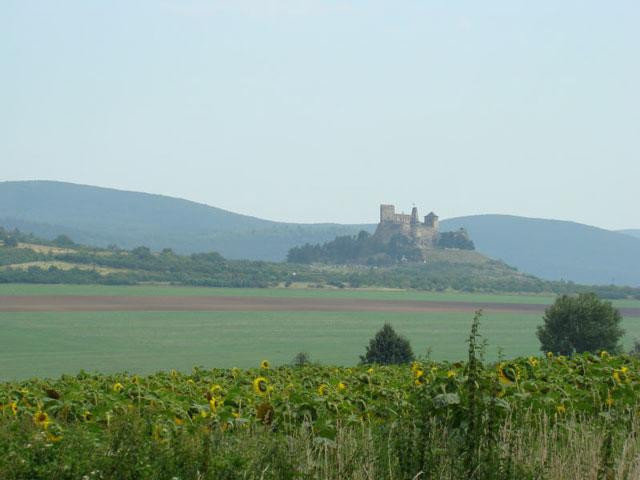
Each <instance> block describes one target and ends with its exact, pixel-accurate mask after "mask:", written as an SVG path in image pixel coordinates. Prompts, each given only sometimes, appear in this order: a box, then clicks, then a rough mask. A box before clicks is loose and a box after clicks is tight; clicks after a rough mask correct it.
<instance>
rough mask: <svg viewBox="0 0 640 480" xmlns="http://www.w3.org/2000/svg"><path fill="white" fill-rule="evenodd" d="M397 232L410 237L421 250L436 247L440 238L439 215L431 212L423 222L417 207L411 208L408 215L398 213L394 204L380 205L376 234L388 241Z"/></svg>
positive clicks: (385, 241) (380, 238) (383, 240)
mask: <svg viewBox="0 0 640 480" xmlns="http://www.w3.org/2000/svg"><path fill="white" fill-rule="evenodd" d="M397 234H401V235H403V236H405V237H409V238H410V239H411V240H412V241H413V243H414V244H415V245H416V246H417V247H418V248H420V249H421V250H430V249H432V248H435V245H436V242H437V240H438V216H437V215H436V214H435V213H433V212H431V213H429V215H426V216H425V217H424V222H421V221H420V219H419V217H418V209H417V208H416V207H413V208H412V209H411V215H406V214H404V213H396V208H395V207H394V206H393V205H380V223H379V224H378V227H377V228H376V231H375V233H374V236H375V237H377V238H378V239H379V240H381V241H382V242H384V243H387V242H389V241H390V240H391V237H393V236H394V235H397Z"/></svg>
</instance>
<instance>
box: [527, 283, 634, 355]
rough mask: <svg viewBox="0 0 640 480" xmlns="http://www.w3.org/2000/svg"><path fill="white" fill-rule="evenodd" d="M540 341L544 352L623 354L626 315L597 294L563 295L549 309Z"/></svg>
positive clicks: (561, 353)
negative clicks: (621, 344)
mask: <svg viewBox="0 0 640 480" xmlns="http://www.w3.org/2000/svg"><path fill="white" fill-rule="evenodd" d="M543 322H544V323H543V324H542V325H540V326H538V331H537V335H538V339H539V340H540V349H541V350H542V351H543V352H553V353H556V354H558V355H572V354H573V353H581V352H596V351H598V350H607V351H608V352H612V353H616V352H620V351H621V346H620V337H622V335H623V334H624V330H623V329H622V328H621V327H620V324H621V322H622V315H620V312H619V311H618V310H617V309H615V308H614V307H613V305H611V302H608V301H603V300H600V299H599V298H598V296H597V295H596V294H595V293H581V294H580V295H578V296H577V297H574V296H568V295H563V296H561V297H558V298H557V299H556V301H555V303H554V304H553V305H551V306H550V307H549V308H547V309H546V310H545V314H544V317H543Z"/></svg>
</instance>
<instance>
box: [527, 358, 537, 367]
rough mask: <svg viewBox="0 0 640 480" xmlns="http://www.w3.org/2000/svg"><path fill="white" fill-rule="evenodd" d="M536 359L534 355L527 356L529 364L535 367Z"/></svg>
mask: <svg viewBox="0 0 640 480" xmlns="http://www.w3.org/2000/svg"><path fill="white" fill-rule="evenodd" d="M538 363H539V362H538V359H537V358H536V357H529V365H531V366H532V367H534V368H535V367H537V366H538Z"/></svg>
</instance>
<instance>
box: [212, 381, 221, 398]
mask: <svg viewBox="0 0 640 480" xmlns="http://www.w3.org/2000/svg"><path fill="white" fill-rule="evenodd" d="M209 391H210V392H211V393H212V394H213V395H218V396H221V395H222V393H223V391H222V387H221V386H220V385H218V384H217V383H216V384H214V385H211V388H210V389H209Z"/></svg>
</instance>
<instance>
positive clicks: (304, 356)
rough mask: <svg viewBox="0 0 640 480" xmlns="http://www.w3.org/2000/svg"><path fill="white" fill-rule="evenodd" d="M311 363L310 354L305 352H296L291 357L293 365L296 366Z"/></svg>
mask: <svg viewBox="0 0 640 480" xmlns="http://www.w3.org/2000/svg"><path fill="white" fill-rule="evenodd" d="M310 363H311V356H310V355H309V354H308V353H307V352H298V353H296V356H295V357H293V365H294V366H296V367H304V366H305V365H309V364H310Z"/></svg>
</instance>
